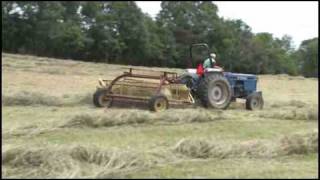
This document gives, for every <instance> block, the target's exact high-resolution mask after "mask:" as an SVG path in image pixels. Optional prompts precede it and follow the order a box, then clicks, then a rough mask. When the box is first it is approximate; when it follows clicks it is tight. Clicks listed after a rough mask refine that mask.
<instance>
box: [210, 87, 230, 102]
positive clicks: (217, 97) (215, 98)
mask: <svg viewBox="0 0 320 180" xmlns="http://www.w3.org/2000/svg"><path fill="white" fill-rule="evenodd" d="M224 88H225V87H224V86H223V84H215V86H214V87H213V88H212V89H211V91H210V94H209V98H210V99H211V100H212V102H214V103H215V104H223V103H224V102H225V101H226V100H227V94H226V93H225V92H224Z"/></svg>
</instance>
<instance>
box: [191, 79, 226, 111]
mask: <svg viewBox="0 0 320 180" xmlns="http://www.w3.org/2000/svg"><path fill="white" fill-rule="evenodd" d="M197 92H198V97H199V98H200V100H201V102H202V104H203V105H204V106H205V107H210V108H217V109H226V108H227V107H228V106H229V104H230V102H231V98H232V91H231V87H230V84H229V82H228V80H227V79H226V78H225V77H224V76H223V74H220V73H214V74H208V75H205V76H204V77H203V78H202V79H201V80H200V83H199V87H198V91H197Z"/></svg>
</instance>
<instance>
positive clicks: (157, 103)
mask: <svg viewBox="0 0 320 180" xmlns="http://www.w3.org/2000/svg"><path fill="white" fill-rule="evenodd" d="M149 108H150V110H151V111H155V112H160V111H164V110H166V109H168V108H169V102H168V99H167V98H166V96H164V95H156V96H154V97H152V98H151V99H150V100H149Z"/></svg>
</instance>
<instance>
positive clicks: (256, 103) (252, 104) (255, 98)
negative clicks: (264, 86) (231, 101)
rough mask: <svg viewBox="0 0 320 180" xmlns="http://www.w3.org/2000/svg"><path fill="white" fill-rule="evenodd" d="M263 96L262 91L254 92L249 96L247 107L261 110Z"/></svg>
mask: <svg viewBox="0 0 320 180" xmlns="http://www.w3.org/2000/svg"><path fill="white" fill-rule="evenodd" d="M263 104H264V102H263V98H262V94H261V93H259V92H258V93H253V94H251V95H249V96H248V97H247V100H246V109H248V110H259V109H262V108H263Z"/></svg>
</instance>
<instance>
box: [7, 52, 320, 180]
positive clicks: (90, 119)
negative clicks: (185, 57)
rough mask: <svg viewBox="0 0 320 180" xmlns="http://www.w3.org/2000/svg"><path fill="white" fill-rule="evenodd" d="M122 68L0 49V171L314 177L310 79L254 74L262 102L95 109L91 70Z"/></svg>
mask: <svg viewBox="0 0 320 180" xmlns="http://www.w3.org/2000/svg"><path fill="white" fill-rule="evenodd" d="M125 67H128V66H121V65H111V64H102V63H86V62H78V61H72V60H59V59H50V58H39V57H34V56H22V55H14V54H6V53H2V67H1V68H2V157H3V158H2V176H3V177H5V178H19V177H20V178H21V177H24V178H317V177H318V79H314V78H308V79H307V78H303V77H291V76H287V75H261V76H259V84H258V88H259V89H261V90H262V91H263V96H264V100H265V108H264V110H262V111H255V112H252V111H247V110H245V107H244V104H243V102H241V101H237V102H234V103H232V104H231V106H230V108H229V109H227V110H224V111H221V110H212V109H211V110H208V109H204V108H201V107H192V106H190V107H177V108H172V109H169V110H168V111H166V112H161V113H152V112H149V111H148V110H145V108H143V107H142V108H135V107H120V106H115V107H113V108H111V109H108V110H105V109H99V108H95V107H94V106H93V104H92V93H93V92H94V91H95V88H96V85H97V82H98V81H97V80H98V78H100V77H102V78H106V79H112V78H113V77H115V76H117V75H119V74H121V73H122V71H123V68H125ZM141 68H143V67H141ZM151 69H155V70H161V68H151ZM162 70H163V69H162ZM170 70H173V71H176V72H178V73H182V72H183V70H182V69H170Z"/></svg>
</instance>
